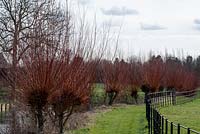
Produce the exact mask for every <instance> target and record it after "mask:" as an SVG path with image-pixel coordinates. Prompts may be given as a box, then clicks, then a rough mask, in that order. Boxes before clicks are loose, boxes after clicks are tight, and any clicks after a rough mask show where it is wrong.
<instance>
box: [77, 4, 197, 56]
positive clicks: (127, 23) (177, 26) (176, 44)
mask: <svg viewBox="0 0 200 134" xmlns="http://www.w3.org/2000/svg"><path fill="white" fill-rule="evenodd" d="M77 1H78V3H79V4H80V5H82V6H85V7H87V12H88V13H89V14H90V13H96V15H97V16H98V18H100V19H99V21H98V23H102V24H107V23H110V22H111V25H112V27H113V28H116V29H117V28H119V27H120V25H121V24H122V23H123V25H122V32H121V36H120V48H123V52H124V53H126V55H132V54H136V53H139V52H141V53H144V52H148V51H150V50H152V51H155V52H161V53H162V52H164V51H165V50H166V49H167V50H168V51H169V52H172V51H177V50H183V51H184V53H185V54H190V55H200V7H199V6H200V0H77Z"/></svg>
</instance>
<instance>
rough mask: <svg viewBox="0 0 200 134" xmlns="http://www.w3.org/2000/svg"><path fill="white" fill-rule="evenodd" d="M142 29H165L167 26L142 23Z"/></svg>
mask: <svg viewBox="0 0 200 134" xmlns="http://www.w3.org/2000/svg"><path fill="white" fill-rule="evenodd" d="M141 29H142V30H164V29H166V27H163V26H160V25H157V24H143V23H141Z"/></svg>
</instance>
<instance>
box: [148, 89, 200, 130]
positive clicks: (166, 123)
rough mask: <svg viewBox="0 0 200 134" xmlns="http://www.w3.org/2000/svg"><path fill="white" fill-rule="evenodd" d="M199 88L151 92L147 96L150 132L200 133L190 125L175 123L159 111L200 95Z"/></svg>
mask: <svg viewBox="0 0 200 134" xmlns="http://www.w3.org/2000/svg"><path fill="white" fill-rule="evenodd" d="M199 93H200V91H199V90H193V91H184V92H175V91H165V92H157V93H149V94H147V95H146V97H145V102H146V118H147V120H148V129H149V134H200V132H198V131H195V130H193V129H191V128H189V127H185V126H183V125H181V124H175V123H173V122H172V121H170V120H168V119H167V118H165V117H164V116H163V115H162V114H160V113H159V110H158V108H160V107H165V106H170V105H176V104H181V103H185V102H188V101H191V100H193V99H195V98H198V97H200V94H199Z"/></svg>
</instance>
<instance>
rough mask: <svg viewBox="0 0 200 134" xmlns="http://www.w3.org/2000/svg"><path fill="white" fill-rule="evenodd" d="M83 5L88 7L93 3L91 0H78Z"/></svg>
mask: <svg viewBox="0 0 200 134" xmlns="http://www.w3.org/2000/svg"><path fill="white" fill-rule="evenodd" d="M78 2H79V3H80V4H81V5H87V4H89V3H90V2H91V0H78Z"/></svg>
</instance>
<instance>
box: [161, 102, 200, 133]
mask: <svg viewBox="0 0 200 134" xmlns="http://www.w3.org/2000/svg"><path fill="white" fill-rule="evenodd" d="M160 112H161V114H163V115H164V116H165V117H166V118H168V119H169V120H170V121H171V122H174V123H176V124H178V123H180V124H181V125H184V126H186V127H189V128H191V129H194V130H197V131H200V99H196V100H194V101H192V102H189V103H185V104H181V105H175V106H169V107H165V108H161V109H160ZM182 131H185V130H183V129H182ZM185 132H186V131H185ZM185 132H183V133H185Z"/></svg>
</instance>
